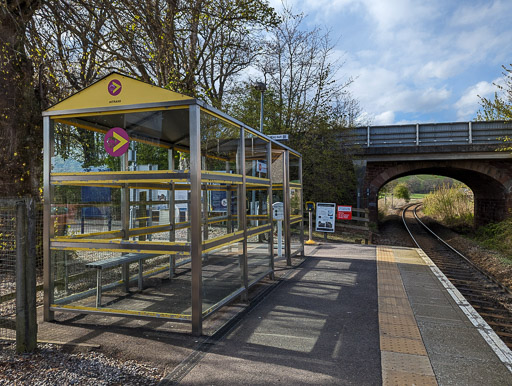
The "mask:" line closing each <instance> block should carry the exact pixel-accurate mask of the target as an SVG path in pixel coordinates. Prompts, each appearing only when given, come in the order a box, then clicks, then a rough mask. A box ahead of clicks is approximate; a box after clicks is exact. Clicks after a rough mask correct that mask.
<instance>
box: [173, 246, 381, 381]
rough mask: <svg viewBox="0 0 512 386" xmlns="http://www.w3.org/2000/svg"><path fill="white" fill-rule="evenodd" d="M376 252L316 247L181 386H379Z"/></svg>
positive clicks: (360, 248)
mask: <svg viewBox="0 0 512 386" xmlns="http://www.w3.org/2000/svg"><path fill="white" fill-rule="evenodd" d="M377 315H378V310H377V287H376V264H375V248H374V247H365V246H360V247H359V246H353V245H343V244H341V245H337V246H336V247H334V248H333V246H332V245H329V248H325V249H324V248H322V247H320V248H318V249H316V252H314V253H312V254H311V257H310V258H309V259H308V260H307V261H306V262H305V263H304V265H303V266H302V267H301V269H300V272H298V274H297V275H295V276H294V277H293V278H292V279H290V280H289V281H287V282H286V283H284V284H283V285H281V286H280V287H279V288H278V289H276V290H275V291H274V292H273V293H272V296H270V297H269V298H268V299H267V300H265V302H263V303H262V304H260V305H259V306H258V307H257V308H255V309H254V310H253V311H252V312H251V313H250V314H249V317H248V318H245V319H244V320H243V321H242V322H241V323H240V324H239V325H238V326H237V328H236V329H235V330H233V331H232V332H231V333H230V334H228V335H227V336H226V337H225V338H224V339H223V340H222V342H221V343H220V344H217V345H215V346H214V347H213V348H212V349H211V350H210V352H209V353H208V354H207V355H206V356H205V357H204V358H203V359H202V360H201V362H199V363H198V364H197V365H196V366H195V367H194V368H193V369H192V371H190V373H188V374H187V375H186V376H185V377H184V378H183V379H182V380H181V384H185V385H203V384H204V385H206V384H208V385H220V384H222V385H226V384H240V385H268V384H290V385H292V384H293V385H312V384H316V385H328V384H333V385H334V384H336V385H340V384H365V385H379V384H381V383H382V379H381V368H380V351H379V335H378V317H377Z"/></svg>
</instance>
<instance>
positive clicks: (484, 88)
mask: <svg viewBox="0 0 512 386" xmlns="http://www.w3.org/2000/svg"><path fill="white" fill-rule="evenodd" d="M500 82H502V79H496V80H495V81H494V82H493V83H500ZM496 90H497V89H496V86H495V85H494V84H492V83H489V82H486V81H482V82H478V83H477V84H475V85H473V86H471V87H469V88H468V89H467V90H466V91H465V93H464V95H462V96H461V97H460V98H459V100H458V101H457V102H456V103H455V104H454V107H455V108H456V110H457V119H459V120H464V121H467V120H470V119H473V118H475V117H476V112H477V111H478V109H479V108H480V104H479V102H480V98H479V96H480V97H489V96H491V95H492V94H493V93H494V92H495V91H496Z"/></svg>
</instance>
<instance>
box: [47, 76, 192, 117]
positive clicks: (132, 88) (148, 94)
mask: <svg viewBox="0 0 512 386" xmlns="http://www.w3.org/2000/svg"><path fill="white" fill-rule="evenodd" d="M191 99H193V98H191V97H189V96H186V95H182V94H178V93H177V92H174V91H170V90H166V89H163V88H160V87H157V86H152V85H150V84H148V83H144V82H142V81H139V80H136V79H134V78H131V77H128V76H126V75H121V74H119V73H117V72H113V73H111V74H110V75H107V76H106V77H104V78H102V79H100V80H99V81H97V82H96V83H94V84H92V85H90V86H89V87H86V88H84V89H83V90H81V91H79V92H77V93H76V94H73V95H71V96H70V97H68V98H66V99H64V100H62V101H61V102H59V103H57V104H56V105H53V106H52V107H50V108H49V109H48V110H46V111H48V112H50V111H66V110H80V109H94V108H98V109H100V108H103V107H110V108H112V107H116V106H117V107H119V109H122V108H123V106H129V105H139V104H147V103H159V102H173V101H186V100H191Z"/></svg>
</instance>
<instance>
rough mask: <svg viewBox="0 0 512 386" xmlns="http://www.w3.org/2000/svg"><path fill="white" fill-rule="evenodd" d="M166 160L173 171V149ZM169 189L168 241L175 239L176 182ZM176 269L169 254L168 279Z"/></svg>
mask: <svg viewBox="0 0 512 386" xmlns="http://www.w3.org/2000/svg"><path fill="white" fill-rule="evenodd" d="M167 158H168V160H167V162H168V167H169V170H171V171H174V150H173V149H169V151H168V152H167ZM170 188H171V190H170V191H169V200H168V202H169V224H170V226H171V229H170V230H169V241H171V242H173V241H176V208H175V203H174V201H175V190H176V183H174V182H171V186H170ZM175 269H176V255H169V279H172V277H173V276H174V272H175Z"/></svg>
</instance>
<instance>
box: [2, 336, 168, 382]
mask: <svg viewBox="0 0 512 386" xmlns="http://www.w3.org/2000/svg"><path fill="white" fill-rule="evenodd" d="M0 347H1V349H0V350H1V351H0V385H13V384H16V385H156V384H157V383H158V382H159V381H160V379H161V378H162V377H163V375H164V374H163V373H162V372H161V371H160V370H159V369H158V368H155V367H151V366H147V365H144V364H140V363H137V362H135V361H122V360H119V359H115V358H109V357H106V356H105V355H103V354H101V353H98V352H93V351H90V352H84V353H82V352H79V353H67V352H65V351H63V350H62V349H61V347H59V346H56V345H53V344H38V348H37V350H36V352H35V353H33V354H21V355H20V354H16V347H15V343H10V342H9V343H3V344H2V343H1V342H0Z"/></svg>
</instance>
